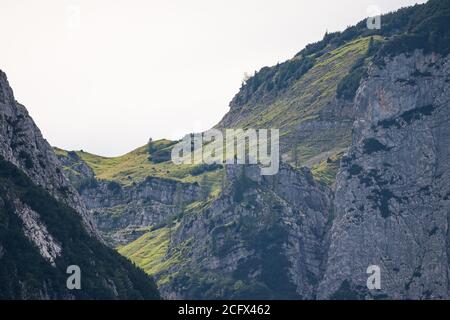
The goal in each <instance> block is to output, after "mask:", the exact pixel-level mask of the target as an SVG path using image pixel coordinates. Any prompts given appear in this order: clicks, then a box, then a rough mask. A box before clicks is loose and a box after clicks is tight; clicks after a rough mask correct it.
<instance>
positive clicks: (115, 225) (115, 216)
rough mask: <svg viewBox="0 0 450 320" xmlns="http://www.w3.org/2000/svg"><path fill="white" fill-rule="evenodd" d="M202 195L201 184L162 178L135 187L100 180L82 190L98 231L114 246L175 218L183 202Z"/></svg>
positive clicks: (127, 241)
mask: <svg viewBox="0 0 450 320" xmlns="http://www.w3.org/2000/svg"><path fill="white" fill-rule="evenodd" d="M200 194H201V193H200V187H199V186H198V185H197V184H191V183H181V182H177V181H173V180H168V179H160V178H147V179H146V180H145V181H143V182H141V183H137V184H134V185H131V186H120V185H118V184H115V183H111V182H105V181H97V182H96V183H95V185H94V186H91V187H89V188H85V189H84V190H82V191H81V196H82V198H83V200H84V201H85V203H86V206H87V207H88V208H89V210H90V212H91V213H92V214H93V217H94V220H95V223H96V226H97V228H98V230H99V231H100V232H101V234H102V235H103V237H104V238H105V240H106V241H107V242H108V243H109V244H110V245H111V246H117V245H119V244H126V243H129V242H131V241H133V240H135V239H137V238H138V237H139V236H141V235H142V234H143V233H145V232H146V231H148V229H149V228H150V227H158V226H160V225H163V224H165V223H167V221H169V220H171V219H174V218H175V217H176V216H177V215H178V214H180V212H179V209H180V208H179V205H181V204H182V203H183V204H190V203H192V202H194V201H196V200H199V199H200V197H201V196H200Z"/></svg>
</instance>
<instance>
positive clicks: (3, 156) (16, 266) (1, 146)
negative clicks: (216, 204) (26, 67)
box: [0, 72, 159, 299]
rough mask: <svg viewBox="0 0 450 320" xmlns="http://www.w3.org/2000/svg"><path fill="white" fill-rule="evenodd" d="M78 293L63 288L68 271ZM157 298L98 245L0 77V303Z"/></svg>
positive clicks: (145, 281)
mask: <svg viewBox="0 0 450 320" xmlns="http://www.w3.org/2000/svg"><path fill="white" fill-rule="evenodd" d="M72 265H77V266H78V267H79V268H80V270H81V289H80V290H69V289H68V288H67V287H66V281H67V278H68V277H69V275H70V274H67V272H66V271H67V269H68V267H69V266H72ZM117 298H121V299H157V298H159V293H158V291H157V289H156V286H155V284H154V283H153V280H152V279H151V278H150V277H148V276H147V275H145V274H144V273H143V272H142V271H141V270H139V269H138V268H136V267H135V266H133V265H132V264H131V263H130V262H129V261H127V260H126V259H125V258H123V257H121V256H120V255H119V254H117V253H116V252H114V251H113V250H112V249H110V248H108V247H107V246H106V245H105V244H104V243H103V241H102V240H101V238H100V236H99V234H98V232H97V231H96V228H95V226H94V224H93V219H92V217H91V215H90V213H89V212H88V210H87V209H86V207H85V205H84V203H83V201H82V200H81V198H80V196H79V195H78V193H77V192H76V190H75V189H74V188H73V187H72V185H71V184H70V182H69V180H68V179H67V178H66V177H65V176H64V173H63V170H62V167H61V165H60V163H59V161H58V159H57V157H56V155H55V153H54V152H53V149H52V148H51V147H50V145H49V144H48V143H47V142H46V141H45V140H44V138H43V137H42V135H41V133H40V131H39V129H38V128H37V127H36V125H35V124H34V122H33V120H32V119H31V117H30V116H29V115H28V113H27V111H26V109H25V107H24V106H22V105H20V104H19V103H17V102H16V100H15V98H14V95H13V92H12V89H11V88H10V86H9V84H8V81H7V78H6V75H5V74H4V73H3V72H0V299H117Z"/></svg>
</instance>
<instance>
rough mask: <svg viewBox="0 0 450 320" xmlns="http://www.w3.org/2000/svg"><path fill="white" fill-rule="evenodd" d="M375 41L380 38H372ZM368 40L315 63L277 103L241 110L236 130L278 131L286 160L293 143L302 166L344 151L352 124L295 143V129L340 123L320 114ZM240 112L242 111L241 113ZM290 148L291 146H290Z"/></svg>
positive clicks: (335, 118)
mask: <svg viewBox="0 0 450 320" xmlns="http://www.w3.org/2000/svg"><path fill="white" fill-rule="evenodd" d="M374 39H375V40H380V39H381V38H380V37H377V36H375V37H374ZM369 41H370V37H366V38H359V39H356V40H354V41H352V42H349V43H347V44H345V45H343V46H341V47H339V48H337V49H335V50H332V51H330V52H328V53H326V54H324V55H323V56H321V57H320V58H318V59H317V61H316V63H315V65H314V66H313V67H312V68H311V69H310V70H309V71H308V72H307V73H306V74H305V75H303V77H301V78H300V79H299V80H298V81H296V82H295V83H294V84H293V85H292V86H291V87H290V88H289V89H288V90H287V91H286V92H284V93H282V94H281V95H280V96H279V97H277V99H276V100H275V101H274V102H272V103H270V104H269V105H265V104H264V103H259V104H257V105H251V106H244V107H243V109H244V110H250V111H247V112H244V111H242V114H241V115H240V117H239V120H237V121H236V122H234V123H233V125H232V126H233V127H235V128H279V129H280V137H281V140H282V144H283V143H284V144H285V145H288V146H287V147H286V146H285V148H284V154H285V158H286V157H287V158H288V159H289V156H288V155H287V154H288V153H290V150H289V149H291V147H292V146H293V145H294V143H299V145H298V147H299V155H300V160H301V163H302V165H305V164H306V165H311V164H310V163H309V162H308V161H309V160H310V159H313V158H315V157H317V156H318V155H321V154H323V156H322V157H319V158H318V161H315V163H318V162H320V161H321V160H322V159H323V158H324V157H326V154H328V153H330V151H332V150H336V149H342V148H346V147H347V146H348V144H349V142H350V135H351V132H350V128H351V123H352V121H351V120H350V119H349V120H348V123H346V125H344V126H342V127H333V128H330V129H328V130H323V131H322V132H315V133H314V134H313V135H311V136H309V137H307V138H305V139H303V140H302V141H298V140H299V139H298V137H296V128H298V126H299V125H300V124H302V123H306V122H309V121H314V120H326V121H330V122H333V121H336V122H342V119H341V118H338V117H334V116H332V114H330V113H329V114H327V116H326V118H324V115H323V114H322V113H321V112H322V111H323V109H324V108H325V107H326V106H328V105H329V103H330V102H332V101H333V99H334V98H335V96H336V89H337V86H338V84H339V82H340V81H341V80H342V79H343V78H344V77H345V76H346V75H347V74H348V72H349V70H350V69H351V68H352V66H353V65H354V63H355V62H356V61H357V60H358V59H359V58H360V57H362V56H363V55H364V54H365V53H366V52H367V49H368V46H369ZM231 112H232V111H231ZM240 112H241V111H240ZM291 144H292V146H291Z"/></svg>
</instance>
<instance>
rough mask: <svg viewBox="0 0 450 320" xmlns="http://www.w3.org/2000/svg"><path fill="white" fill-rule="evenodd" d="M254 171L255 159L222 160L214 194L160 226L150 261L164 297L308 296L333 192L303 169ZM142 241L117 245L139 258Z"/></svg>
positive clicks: (317, 270)
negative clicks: (221, 184) (220, 183)
mask: <svg viewBox="0 0 450 320" xmlns="http://www.w3.org/2000/svg"><path fill="white" fill-rule="evenodd" d="M259 171H260V169H259V168H258V167H256V166H249V167H242V166H237V165H236V166H229V167H227V180H226V181H227V183H226V187H225V189H224V190H223V191H222V193H221V195H220V196H219V197H217V198H214V199H209V201H207V202H205V203H203V204H202V205H201V206H199V207H194V208H191V209H190V210H187V211H186V212H185V213H184V215H183V216H182V218H181V219H180V220H179V221H178V222H176V223H174V224H173V225H172V226H166V230H167V228H168V227H169V228H170V230H168V231H167V232H168V233H169V236H168V237H167V238H166V239H165V241H164V242H163V241H161V242H160V245H161V244H162V247H163V249H164V252H163V255H162V256H161V257H160V260H159V261H157V263H158V264H159V265H165V267H164V268H163V269H161V270H160V272H158V273H157V274H156V276H157V279H159V283H160V290H162V292H163V294H164V296H165V297H167V298H189V299H220V298H221V299H228V298H232V299H252V298H261V299H302V298H303V299H312V298H313V297H315V288H316V285H317V283H318V281H319V280H320V278H321V274H322V273H323V270H322V269H323V265H322V261H323V256H324V254H325V251H326V247H325V246H324V244H325V243H326V237H327V230H328V229H329V222H330V221H331V220H330V219H331V217H330V207H331V201H332V192H331V190H330V189H329V188H328V187H326V186H323V185H321V184H318V183H317V182H315V181H314V179H313V177H312V175H311V173H310V171H309V170H308V169H302V170H300V171H297V170H294V169H293V168H292V167H290V166H288V165H283V166H282V168H281V170H280V172H279V174H278V175H277V176H275V177H266V176H261V174H260V172H259ZM157 236H158V235H157V234H155V235H154V236H153V238H156V237H157ZM147 241H148V243H153V244H154V245H156V242H154V241H153V242H152V239H151V238H150V239H147ZM145 246H146V241H142V242H139V240H138V241H137V242H136V243H131V244H130V245H128V246H125V247H123V248H121V249H119V252H121V253H123V254H126V255H128V256H130V258H131V259H132V260H133V259H135V258H136V259H138V257H139V256H140V254H142V253H144V252H143V251H142V250H144V251H145ZM152 259H155V257H154V256H153V257H149V262H152ZM149 267H150V268H151V269H153V270H157V269H155V268H153V266H152V265H151V264H150V265H149ZM144 269H145V267H144Z"/></svg>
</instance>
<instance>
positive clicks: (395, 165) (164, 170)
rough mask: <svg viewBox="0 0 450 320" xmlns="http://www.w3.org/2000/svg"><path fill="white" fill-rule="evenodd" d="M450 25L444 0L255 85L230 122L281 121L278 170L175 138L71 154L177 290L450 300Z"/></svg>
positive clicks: (141, 258) (107, 225)
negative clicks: (371, 287)
mask: <svg viewBox="0 0 450 320" xmlns="http://www.w3.org/2000/svg"><path fill="white" fill-rule="evenodd" d="M449 32H450V2H449V1H448V0H445V1H444V0H431V1H429V2H428V3H427V4H425V5H417V6H414V7H411V8H406V9H402V10H399V11H397V12H394V13H391V14H387V15H384V16H383V17H382V28H381V30H368V29H367V27H366V21H362V22H360V23H358V24H357V25H356V26H354V27H350V28H348V29H347V30H345V31H344V32H339V33H332V34H327V35H325V37H324V39H323V40H322V41H319V42H318V43H315V44H312V45H309V46H307V47H306V48H305V49H304V50H302V51H301V52H300V53H299V54H297V55H296V56H295V57H294V58H293V59H291V60H289V61H287V62H285V63H283V64H279V65H277V66H274V67H270V68H269V67H266V68H263V69H262V70H260V71H259V72H257V73H256V74H255V76H254V77H252V78H250V79H248V80H247V81H246V83H245V84H244V85H243V87H242V88H241V90H240V92H239V93H238V94H237V95H236V96H235V98H234V99H233V101H232V102H231V104H230V112H229V113H228V114H227V115H225V117H224V118H223V120H222V121H221V122H220V123H219V124H218V125H217V128H221V129H224V128H233V127H234V128H279V129H281V136H280V138H281V141H280V143H281V151H282V157H283V159H284V160H285V162H288V163H290V164H291V165H288V164H282V165H281V169H280V172H279V174H278V175H276V176H274V177H262V176H260V175H259V173H258V169H257V168H256V167H252V166H250V167H242V166H241V167H239V166H237V167H235V166H226V167H225V168H220V167H215V168H213V169H211V171H208V170H206V169H205V168H202V167H200V168H192V167H189V166H175V165H173V164H171V163H170V161H169V159H168V158H167V157H166V156H167V150H168V149H170V145H169V146H165V147H164V146H163V147H162V148H161V149H160V150H159V151H158V147H156V148H155V149H154V148H152V146H151V145H149V146H146V147H142V148H140V149H138V150H136V151H134V152H132V153H130V154H128V155H125V156H123V157H119V158H101V157H98V156H94V155H90V154H86V153H83V152H77V153H75V155H76V157H75V155H74V153H70V154H69V153H67V152H65V151H60V152H59V156H60V159H61V161H62V162H63V163H65V170H66V171H70V170H73V171H74V172H75V173H74V176H78V178H75V179H74V181H80V180H79V176H83V175H85V174H84V173H83V172H85V173H87V172H89V173H88V174H87V175H85V176H87V177H88V179H85V180H84V181H87V182H88V183H87V184H85V183H82V184H78V185H79V186H80V185H82V186H83V188H82V189H83V190H80V191H81V192H82V195H83V198H84V200H85V201H86V203H88V206H89V208H90V209H91V210H92V211H93V212H97V214H96V217H97V219H96V221H97V223H98V224H99V225H101V226H102V227H101V228H102V231H103V234H107V233H108V232H112V234H113V236H112V240H111V242H110V243H112V244H113V245H116V244H118V243H120V244H121V246H119V248H118V250H119V252H120V253H122V254H123V255H125V256H127V257H129V258H130V259H131V260H132V261H134V262H136V264H137V265H139V266H140V267H142V268H143V269H144V270H145V271H146V272H148V273H149V274H151V275H154V276H155V277H156V279H157V281H158V284H159V286H160V288H161V291H162V294H163V295H164V296H165V297H167V298H180V297H183V298H200V299H203V298H226V299H228V298H262V299H271V298H272V299H273V298H286V299H300V298H302V299H314V298H367V299H371V298H446V297H448V289H447V285H448V276H447V274H448V257H447V255H448V253H447V252H448V250H449V245H448V241H447V239H448V226H447V224H448V223H447V221H448V214H449V213H450V212H449V207H450V205H449V202H448V200H449V193H448V186H449V181H448V177H447V175H448V174H447V172H448V159H449V157H448V150H449V149H448V137H449V135H448V130H447V127H448V110H449V106H448V93H449V88H448V84H449V83H450V80H449V62H448V54H449V53H450V45H449V44H450V34H449ZM155 150H156V151H155ZM156 152H157V155H156V154H154V153H156ZM165 155H166V156H165ZM148 158H150V159H148ZM341 159H342V161H341ZM303 165H307V166H309V167H311V171H309V169H306V168H299V167H300V166H303ZM311 172H312V173H313V174H314V176H313V175H312V174H311ZM194 173H195V174H194ZM336 175H337V179H336ZM147 176H154V177H152V178H147ZM313 177H315V178H316V180H315V179H313ZM208 178H210V180H209V181H211V180H212V182H213V183H210V182H209V181H208ZM166 179H169V180H170V181H167V180H166ZM317 180H319V181H320V182H318V181H317ZM111 182H113V184H111ZM183 183H185V184H183ZM117 184H119V187H118V186H117ZM108 185H109V186H110V188H108ZM211 185H213V186H214V187H211ZM327 185H328V186H327ZM86 186H87V187H86ZM329 186H331V188H330V187H329ZM108 189H109V190H108ZM180 190H184V191H180ZM212 190H213V192H211V191H212ZM180 198H184V199H185V200H182V201H179V200H177V199H180ZM127 200H130V203H129V205H128V203H127ZM147 203H149V205H147ZM164 217H166V219H165V218H164ZM140 221H141V222H140ZM161 222H162V223H161ZM129 227H130V230H133V234H132V235H131V236H130V235H128V234H126V235H125V236H123V235H122V234H123V231H125V233H126V232H127V230H126V229H127V228H129ZM140 228H141V229H140ZM142 228H143V229H142ZM136 231H137V232H136ZM138 237H139V238H138ZM134 239H136V240H134ZM132 240H134V241H132ZM129 241H132V242H131V243H128V242H129ZM370 265H379V266H380V267H381V269H382V286H384V287H382V290H381V291H368V290H367V289H366V280H367V276H368V275H367V274H366V269H367V267H368V266H370Z"/></svg>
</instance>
